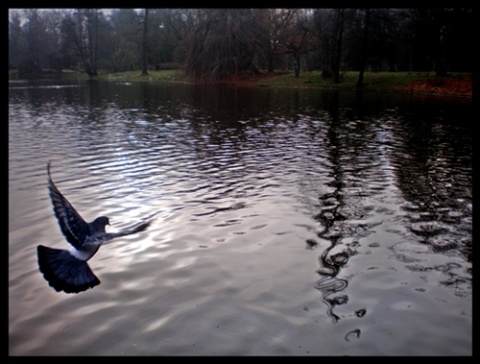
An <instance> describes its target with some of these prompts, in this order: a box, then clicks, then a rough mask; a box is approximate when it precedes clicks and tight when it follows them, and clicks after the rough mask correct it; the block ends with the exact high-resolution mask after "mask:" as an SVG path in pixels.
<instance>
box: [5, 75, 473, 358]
mask: <svg viewBox="0 0 480 364" xmlns="http://www.w3.org/2000/svg"><path fill="white" fill-rule="evenodd" d="M472 121H473V111H472V107H471V104H470V100H466V101H462V100H460V99H456V100H452V99H448V98H430V97H425V96H423V97H412V96H406V95H397V94H388V93H387V94H385V93H384V94H381V93H365V94H363V95H362V94H354V93H348V92H343V93H338V92H332V91H325V90H312V89H304V90H303V89H268V88H234V87H205V86H203V87H201V86H191V85H182V84H114V83H101V82H85V83H74V84H64V83H61V82H55V81H50V82H39V81H37V82H34V83H33V82H15V83H10V87H9V128H8V132H9V139H8V142H9V147H8V148H9V166H8V168H9V251H8V252H9V292H8V293H9V352H10V354H11V355H470V354H471V353H472V287H471V286H472V134H473V127H472V125H473V123H472ZM49 160H51V161H52V177H53V179H54V181H55V182H56V184H57V186H58V188H59V189H60V190H61V191H62V192H63V193H64V194H65V195H66V197H67V198H68V199H69V200H70V202H71V203H72V204H73V205H74V206H75V207H76V208H77V210H78V211H79V212H80V214H81V215H82V216H83V217H84V218H85V219H86V220H87V221H91V220H93V219H94V218H95V217H97V216H99V215H107V216H109V217H110V218H111V226H110V227H108V228H109V229H110V230H109V231H118V230H121V229H124V228H127V227H129V226H131V225H133V224H136V223H138V222H140V221H145V220H146V219H149V218H150V217H152V216H155V217H154V220H153V222H152V225H151V226H150V228H149V229H148V230H147V231H146V232H143V233H139V234H135V235H131V236H127V237H124V238H118V239H116V240H114V241H112V242H109V243H107V244H105V245H104V246H102V247H101V248H100V250H99V251H98V253H97V254H96V255H95V256H94V257H93V258H92V259H91V260H90V261H89V265H90V267H91V268H92V270H93V271H94V273H95V274H96V275H97V276H98V278H99V279H100V281H101V284H100V285H99V286H97V287H95V288H93V289H90V290H88V291H85V292H82V293H79V294H65V293H63V292H62V293H57V292H55V291H54V290H53V289H52V288H51V287H49V286H48V283H47V282H46V281H45V280H44V279H43V277H42V275H41V274H40V273H39V271H38V268H37V258H36V246H37V245H38V244H42V245H46V246H50V247H55V248H68V243H66V241H65V239H64V238H63V236H62V235H61V232H60V229H59V227H58V225H57V222H56V220H55V218H54V216H53V212H52V207H51V203H50V200H49V197H48V194H47V187H46V181H47V176H46V164H47V162H48V161H49Z"/></svg>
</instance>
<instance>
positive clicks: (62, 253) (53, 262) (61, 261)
mask: <svg viewBox="0 0 480 364" xmlns="http://www.w3.org/2000/svg"><path fill="white" fill-rule="evenodd" d="M37 257H38V266H39V269H40V272H42V274H43V277H44V278H45V279H46V280H47V282H48V284H49V285H50V286H51V287H53V288H54V289H55V290H56V291H57V292H60V291H65V292H66V293H79V292H83V291H86V290H87V289H89V288H93V287H95V286H97V285H99V284H100V280H99V279H98V278H97V277H96V276H95V274H93V272H92V270H91V269H90V267H89V266H88V263H87V262H86V261H84V260H80V259H77V258H75V257H74V256H73V255H71V254H70V252H69V251H67V250H63V249H53V248H48V247H45V246H43V245H39V246H37Z"/></svg>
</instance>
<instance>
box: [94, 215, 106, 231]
mask: <svg viewBox="0 0 480 364" xmlns="http://www.w3.org/2000/svg"><path fill="white" fill-rule="evenodd" d="M92 225H93V226H94V227H95V230H96V231H103V232H105V226H107V225H110V220H108V217H106V216H100V217H97V218H96V219H95V220H93V221H92Z"/></svg>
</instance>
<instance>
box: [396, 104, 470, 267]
mask: <svg viewBox="0 0 480 364" xmlns="http://www.w3.org/2000/svg"><path fill="white" fill-rule="evenodd" d="M446 110H447V111H448V108H446ZM457 112H458V111H457ZM435 115H436V114H435V113H434V117H432V116H431V115H428V114H427V113H425V114H422V115H421V118H416V119H413V118H408V117H407V118H406V119H405V120H402V125H399V127H398V128H396V129H395V130H396V134H397V135H396V137H395V140H396V141H397V144H396V145H395V152H394V153H392V163H393V164H394V165H395V167H396V171H397V173H396V175H397V183H398V187H399V189H400V190H401V191H402V193H403V195H404V197H405V199H406V200H407V201H408V204H406V205H405V210H406V211H407V212H408V214H407V216H408V218H409V220H410V229H411V231H412V232H413V233H414V234H415V236H417V237H418V239H419V241H420V242H421V243H423V244H426V245H427V246H428V247H430V248H431V249H432V251H434V252H448V251H460V252H462V253H463V255H464V256H465V257H466V259H467V260H468V261H471V259H472V240H471V237H472V173H471V172H472V161H471V142H472V140H471V133H469V132H468V130H469V126H468V121H467V122H466V119H467V120H468V115H461V114H457V115H456V117H455V119H453V120H458V123H457V124H455V125H452V124H448V123H447V122H444V121H443V120H442V118H441V117H440V118H439V117H438V115H437V116H435ZM447 119H448V118H447ZM462 119H463V120H462ZM462 124H463V126H462Z"/></svg>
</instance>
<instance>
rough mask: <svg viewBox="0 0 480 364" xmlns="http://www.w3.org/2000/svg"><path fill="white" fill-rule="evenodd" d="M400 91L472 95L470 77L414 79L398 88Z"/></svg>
mask: <svg viewBox="0 0 480 364" xmlns="http://www.w3.org/2000/svg"><path fill="white" fill-rule="evenodd" d="M400 90H402V91H409V92H415V93H417V92H418V93H429V94H437V95H455V96H469V97H471V96H472V78H471V77H454V76H450V77H433V78H429V79H426V80H421V81H415V82H412V83H410V84H408V85H406V86H403V87H401V88H400Z"/></svg>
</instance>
